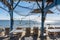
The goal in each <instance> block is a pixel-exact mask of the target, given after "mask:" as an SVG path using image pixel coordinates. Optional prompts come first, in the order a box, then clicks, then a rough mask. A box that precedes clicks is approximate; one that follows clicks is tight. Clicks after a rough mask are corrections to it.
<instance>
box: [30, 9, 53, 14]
mask: <svg viewBox="0 0 60 40" xmlns="http://www.w3.org/2000/svg"><path fill="white" fill-rule="evenodd" d="M30 13H41V10H40V9H34V10H33V11H31V12H30ZM47 13H48V14H52V13H53V12H52V11H50V10H48V11H47Z"/></svg>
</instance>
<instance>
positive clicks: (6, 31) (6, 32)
mask: <svg viewBox="0 0 60 40" xmlns="http://www.w3.org/2000/svg"><path fill="white" fill-rule="evenodd" d="M9 32H10V28H8V27H7V28H5V35H9Z"/></svg>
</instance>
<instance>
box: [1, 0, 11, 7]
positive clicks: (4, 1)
mask: <svg viewBox="0 0 60 40" xmlns="http://www.w3.org/2000/svg"><path fill="white" fill-rule="evenodd" d="M1 2H2V3H3V4H4V5H6V6H7V7H8V8H11V4H10V3H8V1H6V0H2V1H1Z"/></svg>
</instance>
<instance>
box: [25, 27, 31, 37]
mask: <svg viewBox="0 0 60 40" xmlns="http://www.w3.org/2000/svg"><path fill="white" fill-rule="evenodd" d="M30 35H31V28H26V33H25V36H26V37H29V36H30Z"/></svg>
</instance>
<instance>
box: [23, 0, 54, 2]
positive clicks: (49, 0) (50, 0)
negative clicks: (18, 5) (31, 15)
mask: <svg viewBox="0 0 60 40" xmlns="http://www.w3.org/2000/svg"><path fill="white" fill-rule="evenodd" d="M22 1H36V0H22ZM38 1H39V2H40V1H42V0H38ZM47 2H53V0H47Z"/></svg>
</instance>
